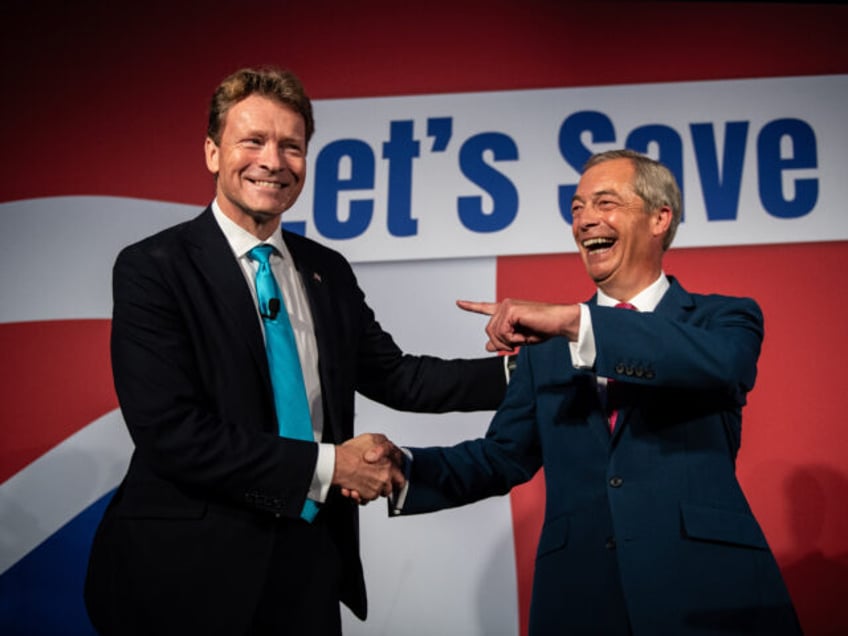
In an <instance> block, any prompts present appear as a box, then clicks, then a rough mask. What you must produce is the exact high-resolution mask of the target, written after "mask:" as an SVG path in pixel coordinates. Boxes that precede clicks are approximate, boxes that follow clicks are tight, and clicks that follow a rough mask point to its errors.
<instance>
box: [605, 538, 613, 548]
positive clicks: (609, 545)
mask: <svg viewBox="0 0 848 636" xmlns="http://www.w3.org/2000/svg"><path fill="white" fill-rule="evenodd" d="M604 547H605V548H606V549H607V550H615V537H607V542H606V543H605V544H604Z"/></svg>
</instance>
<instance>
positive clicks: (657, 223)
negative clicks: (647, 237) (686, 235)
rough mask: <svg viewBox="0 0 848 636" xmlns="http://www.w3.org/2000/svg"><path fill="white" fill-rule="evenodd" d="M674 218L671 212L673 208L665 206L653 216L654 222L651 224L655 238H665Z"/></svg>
mask: <svg viewBox="0 0 848 636" xmlns="http://www.w3.org/2000/svg"><path fill="white" fill-rule="evenodd" d="M672 217H673V212H672V211H671V207H669V206H667V205H664V206H662V207H661V208H659V209H658V210H657V211H656V212H655V213H654V216H653V220H652V223H651V233H652V235H653V236H664V235H665V233H666V232H668V228H670V227H671V219H672Z"/></svg>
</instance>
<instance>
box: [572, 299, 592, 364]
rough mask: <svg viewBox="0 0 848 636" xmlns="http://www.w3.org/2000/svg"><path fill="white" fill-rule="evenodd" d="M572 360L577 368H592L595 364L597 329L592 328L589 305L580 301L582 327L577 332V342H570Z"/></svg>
mask: <svg viewBox="0 0 848 636" xmlns="http://www.w3.org/2000/svg"><path fill="white" fill-rule="evenodd" d="M568 346H569V348H570V349H571V362H572V364H574V368H575V369H591V368H592V367H594V366H595V357H596V356H597V351H596V349H595V331H594V329H592V314H591V313H590V312H589V306H588V305H587V304H585V303H580V328H579V330H578V332H577V342H569V343H568Z"/></svg>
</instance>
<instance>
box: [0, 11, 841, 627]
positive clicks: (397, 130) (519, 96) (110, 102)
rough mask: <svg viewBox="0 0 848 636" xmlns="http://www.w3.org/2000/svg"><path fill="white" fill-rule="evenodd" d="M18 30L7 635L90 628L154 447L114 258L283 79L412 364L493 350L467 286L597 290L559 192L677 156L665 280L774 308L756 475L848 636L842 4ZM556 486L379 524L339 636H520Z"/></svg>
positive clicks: (812, 588)
mask: <svg viewBox="0 0 848 636" xmlns="http://www.w3.org/2000/svg"><path fill="white" fill-rule="evenodd" d="M4 13H5V14H6V15H5V16H4V19H3V20H2V24H1V25H0V46H2V52H3V60H4V62H3V65H2V69H0V78H2V85H3V87H4V100H3V117H0V139H3V141H4V142H5V143H4V153H3V155H2V158H0V167H2V175H3V176H2V179H0V289H2V299H3V301H2V303H0V347H2V351H3V352H4V356H3V359H2V360H0V365H1V367H2V378H3V381H2V383H0V632H2V633H3V634H10V635H11V634H27V635H33V634H90V633H92V630H91V627H90V625H89V624H88V621H87V618H86V616H85V613H84V609H83V607H82V601H81V589H82V579H83V576H84V572H85V564H86V559H87V554H88V547H89V544H90V541H91V535H92V533H93V530H94V527H95V525H96V523H97V521H98V520H99V516H100V514H102V510H103V507H104V506H105V503H106V502H107V501H108V498H109V496H110V495H111V493H112V491H113V490H114V488H115V487H116V486H117V484H118V481H119V480H120V478H121V476H122V474H123V470H124V468H125V465H126V461H127V459H128V457H129V453H130V451H131V446H130V442H129V439H128V436H127V435H126V432H125V430H124V428H123V422H122V420H121V416H120V412H119V411H118V409H117V401H116V399H115V396H114V392H113V389H112V384H111V375H110V370H109V359H108V336H109V316H110V303H111V299H110V290H109V279H110V268H111V263H112V261H113V260H114V257H115V255H116V254H117V251H118V250H119V249H120V247H122V246H123V245H125V244H127V243H129V242H131V241H133V240H137V239H138V238H141V237H143V236H145V235H147V234H149V233H151V232H153V231H155V230H157V229H159V228H162V227H165V226H167V225H170V224H173V223H176V222H179V221H181V220H183V219H187V218H191V217H192V216H194V215H195V214H197V213H198V212H199V211H200V209H201V208H202V207H203V206H204V205H205V204H206V203H208V201H209V199H210V197H211V195H212V192H213V184H212V180H211V179H210V177H209V175H208V173H207V172H206V170H205V166H204V161H203V156H202V145H203V136H204V130H205V120H204V117H205V109H206V105H207V100H208V96H209V94H210V92H211V90H212V88H213V87H214V86H215V84H216V83H217V82H218V81H219V80H220V79H221V78H222V77H223V76H224V75H226V74H227V73H229V72H230V71H232V70H234V69H235V68H238V67H240V66H245V65H257V64H265V63H270V64H275V65H279V66H285V67H289V68H291V69H293V70H294V71H295V72H296V73H298V74H299V75H300V76H301V78H302V79H303V80H304V82H305V84H306V85H307V87H308V89H309V90H310V93H311V94H312V96H313V98H314V99H315V100H316V114H317V118H318V121H317V133H316V136H315V139H314V141H313V143H312V145H311V147H310V157H309V160H310V165H309V171H310V172H309V181H308V183H307V187H306V189H305V191H304V196H303V198H302V199H301V201H300V202H299V203H298V205H297V206H295V208H294V209H292V210H291V211H290V212H289V213H287V222H288V223H290V224H293V227H295V229H297V230H298V231H302V232H305V233H306V234H307V235H309V236H312V237H314V238H316V239H317V240H320V241H322V242H324V243H326V244H328V245H331V246H333V247H334V248H336V249H338V250H340V251H342V252H343V253H345V254H346V255H347V256H348V258H350V259H351V261H353V262H354V266H355V270H356V273H357V275H358V277H359V281H360V284H361V286H362V287H363V289H364V290H365V292H366V295H367V298H368V301H369V303H370V304H371V305H372V307H374V309H375V311H376V313H377V316H378V318H379V320H380V321H381V323H382V324H383V325H384V327H386V328H387V330H389V331H390V332H392V333H393V334H394V335H395V337H396V340H397V341H398V342H399V343H400V344H401V346H402V347H404V348H405V349H406V350H408V351H411V352H422V353H423V352H426V353H435V354H441V355H446V356H456V355H462V356H474V355H483V354H484V350H483V343H484V341H485V337H484V335H483V332H482V327H483V324H484V321H483V320H482V319H481V318H479V317H476V316H471V315H467V314H462V313H461V312H459V311H458V310H456V309H455V308H454V305H453V302H454V300H455V299H456V298H459V297H465V298H476V299H490V298H494V297H500V298H503V297H506V296H511V297H528V298H538V299H547V300H557V301H566V302H569V301H576V300H583V299H586V298H587V297H588V296H589V295H590V294H591V293H592V289H591V286H589V285H588V284H587V281H586V277H585V274H584V272H583V271H582V266H581V265H580V263H579V259H578V257H577V256H576V255H575V254H574V247H573V245H572V243H571V237H570V229H569V226H568V221H569V219H568V217H567V211H566V209H565V208H564V207H563V205H562V203H561V202H562V200H563V197H565V198H566V199H567V197H569V196H570V195H569V190H568V188H569V187H571V186H573V184H574V183H576V178H577V174H578V171H579V163H580V162H581V160H582V158H584V155H585V154H586V153H588V152H591V151H595V150H604V149H607V148H611V147H618V146H622V145H625V144H626V145H629V146H631V147H635V148H638V149H640V150H644V151H646V152H648V153H649V154H652V155H653V156H658V157H659V158H661V159H662V160H663V161H665V162H667V163H669V164H670V165H672V166H673V168H674V169H675V172H677V173H678V176H679V177H680V179H681V182H682V183H683V186H684V193H685V204H686V220H685V221H684V224H683V225H682V227H681V230H680V234H679V237H678V242H677V243H678V244H677V249H675V250H672V252H671V253H669V255H668V257H667V260H666V269H667V271H668V273H670V274H673V275H675V276H677V277H678V278H680V280H681V281H682V282H683V283H684V285H685V286H686V287H687V288H688V289H690V290H691V291H695V292H710V291H715V292H720V293H729V294H736V295H746V296H753V297H755V298H756V299H757V300H758V301H759V302H760V304H761V306H762V307H763V310H764V313H765V321H766V340H765V344H764V349H763V354H762V357H761V360H760V367H759V377H758V382H757V387H756V388H755V390H754V392H753V393H752V394H751V396H750V403H749V406H748V408H747V409H746V412H745V418H744V428H743V431H744V432H743V444H742V450H741V453H740V457H739V462H738V466H739V469H738V470H739V475H740V478H741V480H742V483H743V486H744V488H745V491H746V493H747V494H748V496H749V499H750V500H751V503H752V506H753V507H754V509H755V512H756V513H757V515H758V517H759V519H760V521H761V523H762V525H763V527H764V530H765V532H766V534H767V536H768V538H769V541H770V542H771V545H772V547H773V548H774V550H775V553H776V554H777V556H778V559H779V561H780V564H781V568H782V569H783V572H784V575H785V577H786V580H787V583H788V585H789V588H790V591H791V593H792V594H793V597H794V599H795V602H796V604H797V607H798V610H799V613H800V615H801V619H802V623H803V624H804V626H805V628H806V632H807V633H808V634H837V633H845V632H846V631H848V610H846V606H845V604H844V603H843V602H841V598H840V597H839V596H838V594H839V592H841V591H842V590H844V589H846V588H848V538H846V537H848V513H846V512H845V511H846V510H848V495H846V494H845V493H846V492H848V488H846V486H848V469H846V468H845V466H846V465H848V462H846V460H848V451H846V448H848V444H846V442H848V439H847V438H846V434H845V433H844V430H843V427H842V426H841V420H842V419H844V418H843V417H841V416H842V409H841V408H840V407H841V406H842V400H841V399H840V396H841V395H842V394H843V393H844V391H842V389H841V382H840V380H841V377H842V376H843V375H844V374H843V373H842V372H841V368H840V367H841V362H842V361H843V360H844V359H846V358H848V339H846V337H845V335H844V327H843V323H844V319H843V318H841V316H842V315H843V314H844V313H845V311H846V310H848V306H847V305H848V301H846V300H845V296H844V294H843V293H842V290H843V287H844V283H843V282H842V279H841V274H842V273H843V272H844V271H845V269H846V266H848V220H846V219H848V217H846V215H845V212H844V209H843V208H844V202H845V201H846V200H848V181H846V179H845V178H844V176H843V175H844V173H845V165H846V162H848V137H846V135H847V134H848V133H846V129H845V126H844V119H845V116H844V113H845V112H846V108H848V79H846V78H848V75H846V73H848V45H846V44H845V42H846V41H848V40H847V39H846V38H848V7H846V6H844V5H839V4H822V5H810V4H806V3H766V2H762V3H761V2H756V3H725V2H621V3H617V2H554V1H550V2H548V1H541V0H530V1H528V2H525V3H512V2H501V1H500V0H495V1H489V2H482V1H480V2H472V1H468V0H466V1H453V2H442V1H439V2H434V3H420V6H418V5H416V6H408V7H407V6H399V5H398V4H397V3H390V2H382V1H381V2H370V3H358V4H357V3H344V2H340V1H338V0H325V1H324V2H319V3H292V2H276V3H235V2H212V3H206V4H204V5H203V6H202V7H201V8H198V9H185V8H179V9H178V8H175V4H174V3H164V2H158V1H154V2H148V3H145V4H143V5H137V6H134V7H131V8H127V7H122V8H121V9H120V10H115V9H110V8H109V5H106V4H105V3H104V4H102V3H90V2H80V3H73V4H71V5H68V6H66V5H65V4H60V3H54V2H43V3H24V2H18V1H14V2H11V3H9V4H8V7H7V8H6V9H4ZM799 34H804V37H799ZM489 417H490V414H484V413H480V414H468V415H445V416H429V415H407V414H403V415H401V414H398V413H395V412H392V411H390V410H388V409H385V408H383V407H381V406H379V405H376V404H373V403H370V402H368V401H367V400H364V399H362V400H360V401H359V403H358V405H357V430H358V431H359V432H365V431H381V432H386V433H387V434H388V435H389V436H390V437H392V438H393V439H394V440H395V441H396V442H398V443H400V444H409V445H422V444H448V443H453V442H455V441H459V440H461V439H465V438H468V437H476V436H479V435H482V434H483V432H484V431H485V428H486V425H487V422H488V420H489ZM543 497H544V491H543V479H542V476H541V475H540V476H539V477H537V478H536V479H535V480H534V481H533V482H531V483H530V484H527V485H525V486H522V487H520V488H518V489H516V490H515V491H513V493H512V494H511V495H510V496H508V497H502V498H498V499H493V500H489V501H485V502H481V503H478V504H475V505H472V506H468V507H466V508H463V509H458V510H451V511H447V512H443V513H438V514H434V515H426V516H421V517H415V518H402V519H391V520H390V519H388V517H387V515H386V510H385V507H384V506H383V505H382V503H374V504H371V505H369V506H367V507H366V508H364V509H363V511H362V512H363V514H362V537H363V556H364V561H365V570H366V579H367V582H368V587H369V596H370V616H369V619H368V621H367V622H366V623H361V622H359V621H358V620H357V619H355V618H354V617H352V615H350V614H349V613H345V614H344V617H343V618H344V623H345V633H346V634H349V635H354V636H355V635H360V634H361V635H363V636H364V635H366V634H368V635H373V634H404V635H415V636H417V635H421V636H427V635H430V634H464V635H466V634H467V635H473V634H479V635H481V636H482V635H485V636H491V635H500V634H503V635H509V636H513V635H516V634H524V633H526V619H527V610H528V603H529V594H530V578H531V576H532V564H533V552H534V550H535V545H536V537H537V535H538V529H539V527H540V524H541V511H542V505H541V503H540V501H541V499H542V498H543Z"/></svg>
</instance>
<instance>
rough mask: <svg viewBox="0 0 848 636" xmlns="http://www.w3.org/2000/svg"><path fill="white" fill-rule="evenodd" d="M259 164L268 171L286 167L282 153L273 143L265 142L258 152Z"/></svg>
mask: <svg viewBox="0 0 848 636" xmlns="http://www.w3.org/2000/svg"><path fill="white" fill-rule="evenodd" d="M259 164H260V165H261V166H262V167H263V168H264V169H266V170H268V171H269V172H279V171H280V170H283V169H284V168H285V167H286V162H285V159H284V153H283V152H282V150H281V149H280V148H279V147H278V146H277V144H275V143H266V144H265V145H263V146H262V152H261V153H260V154H259Z"/></svg>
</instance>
